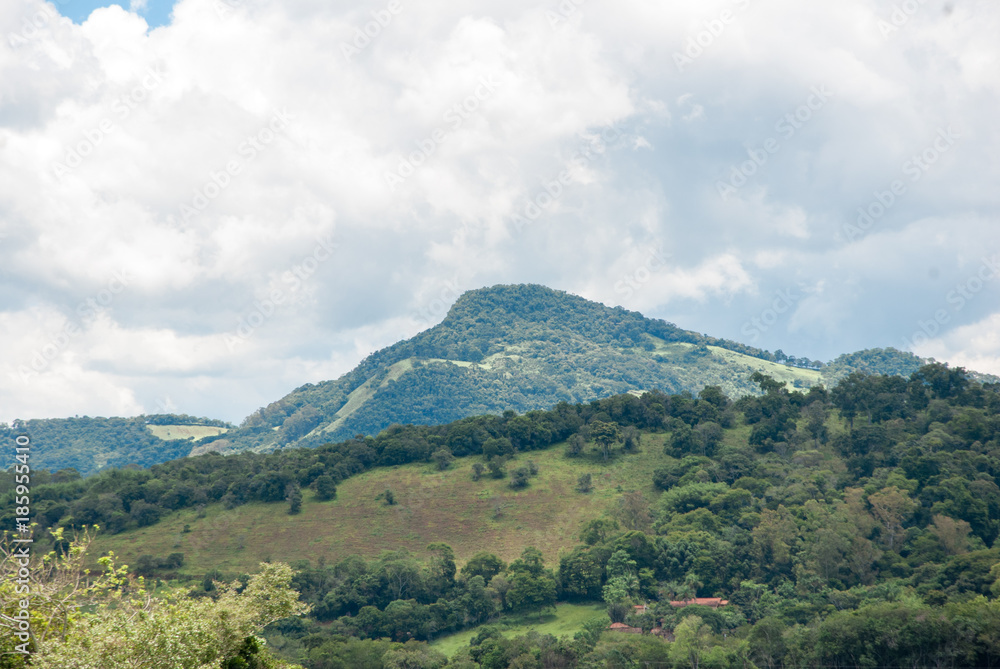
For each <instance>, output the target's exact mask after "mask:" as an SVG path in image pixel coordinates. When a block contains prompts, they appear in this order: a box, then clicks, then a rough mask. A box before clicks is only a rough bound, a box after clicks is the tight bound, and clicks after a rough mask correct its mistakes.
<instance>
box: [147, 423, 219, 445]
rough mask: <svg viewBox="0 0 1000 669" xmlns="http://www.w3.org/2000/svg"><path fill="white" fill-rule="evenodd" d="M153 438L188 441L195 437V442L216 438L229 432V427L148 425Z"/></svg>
mask: <svg viewBox="0 0 1000 669" xmlns="http://www.w3.org/2000/svg"><path fill="white" fill-rule="evenodd" d="M146 427H147V428H148V429H149V431H150V432H152V433H153V436H155V437H158V438H160V439H163V440H164V441H169V440H171V439H187V438H188V437H194V440H195V441H198V440H199V439H204V438H205V437H214V436H216V435H218V434H223V433H225V432H228V431H229V428H228V427H216V426H214V425H147V426H146Z"/></svg>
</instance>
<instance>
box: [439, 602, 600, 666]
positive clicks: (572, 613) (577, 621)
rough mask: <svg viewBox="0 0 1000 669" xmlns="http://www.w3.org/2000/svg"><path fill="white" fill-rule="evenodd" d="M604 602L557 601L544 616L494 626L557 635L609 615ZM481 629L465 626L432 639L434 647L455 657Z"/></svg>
mask: <svg viewBox="0 0 1000 669" xmlns="http://www.w3.org/2000/svg"><path fill="white" fill-rule="evenodd" d="M606 608H607V607H605V605H604V604H569V603H560V604H556V610H555V611H552V610H551V609H549V610H548V611H546V612H545V613H544V614H542V615H541V616H537V615H535V614H529V615H526V616H519V617H516V618H513V617H507V618H502V619H501V620H500V621H499V622H496V623H491V625H492V626H494V627H497V628H499V629H500V631H501V633H502V634H503V635H504V636H506V637H514V636H519V635H521V634H527V633H528V632H530V631H531V630H534V631H536V632H538V633H539V634H551V635H552V636H554V637H561V636H569V637H572V636H573V634H574V633H576V632H577V631H579V630H581V629H583V624H584V623H585V622H587V621H588V620H591V619H592V618H599V617H601V616H603V615H605V612H606ZM478 632H479V627H474V628H472V629H468V630H463V631H461V632H457V633H455V634H449V635H448V636H443V637H440V638H438V639H435V640H434V641H432V642H431V646H432V647H433V648H434V650H436V651H438V652H440V653H444V654H445V655H446V656H448V657H451V656H452V655H454V654H455V653H456V652H458V651H459V650H461V649H462V648H465V647H466V646H468V645H469V640H470V639H472V637H474V636H475V635H476V634H477V633H478Z"/></svg>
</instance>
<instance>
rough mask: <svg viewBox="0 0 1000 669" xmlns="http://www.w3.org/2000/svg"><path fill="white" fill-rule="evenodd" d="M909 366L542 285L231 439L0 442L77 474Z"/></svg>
mask: <svg viewBox="0 0 1000 669" xmlns="http://www.w3.org/2000/svg"><path fill="white" fill-rule="evenodd" d="M921 364H922V361H921V360H920V358H918V357H916V356H914V355H912V354H909V353H903V352H900V351H897V350H895V349H891V348H889V349H872V350H869V351H862V352H858V353H852V354H847V355H842V356H840V357H839V358H837V359H836V360H834V361H832V362H830V363H829V364H827V365H824V364H823V363H820V362H819V361H810V360H807V359H797V358H788V357H786V356H784V355H783V354H781V353H780V352H778V353H776V354H772V353H769V352H767V351H763V350H761V349H757V348H753V347H750V346H746V345H744V344H740V343H738V342H734V341H730V340H726V339H718V338H715V337H710V336H708V335H703V334H698V333H696V332H691V331H689V330H683V329H681V328H679V327H677V326H676V325H674V324H672V323H668V322H666V321H663V320H659V319H650V318H645V317H644V316H643V315H642V314H640V313H638V312H634V311H628V310H626V309H623V308H622V307H607V306H605V305H603V304H599V303H597V302H592V301H589V300H586V299H584V298H582V297H578V296H575V295H570V294H568V293H565V292H562V291H558V290H552V289H550V288H546V287H544V286H539V285H499V286H493V287H489V288H482V289H479V290H473V291H469V292H467V293H465V294H463V295H462V296H461V297H460V298H459V299H458V300H457V301H456V302H455V304H454V305H453V306H452V308H451V310H450V311H449V312H448V315H447V316H446V317H445V319H444V320H443V321H442V322H441V323H440V324H438V325H436V326H434V327H432V328H430V329H428V330H425V331H423V332H421V333H419V334H417V335H416V336H414V337H412V338H410V339H407V340H404V341H401V342H398V343H396V344H394V345H392V346H389V347H388V348H385V349H382V350H380V351H377V352H375V353H373V354H372V355H370V356H368V357H367V358H366V359H365V360H363V361H362V362H361V363H360V364H359V365H358V366H357V367H356V368H355V369H354V370H352V371H351V372H349V373H347V374H345V375H343V376H342V377H340V378H339V379H335V380H331V381H324V382H321V383H317V384H306V385H304V386H301V387H299V388H296V389H295V390H294V391H292V392H291V393H289V394H288V395H286V396H285V397H283V398H281V399H279V400H277V401H276V402H273V403H271V404H269V405H267V406H266V407H263V408H262V409H260V410H258V411H256V412H254V413H253V414H252V415H251V416H249V417H248V418H246V419H245V420H244V421H243V423H242V424H241V425H240V426H239V427H238V428H234V429H231V428H233V426H231V425H229V424H227V423H223V422H222V421H212V420H208V419H195V418H192V417H190V416H187V417H185V416H141V417H138V418H127V419H123V418H110V419H109V418H88V417H84V418H69V419H61V420H32V421H24V422H22V421H18V422H16V424H15V425H14V426H13V427H12V428H0V432H4V431H5V432H9V433H10V434H11V436H12V435H13V433H14V432H16V431H17V430H20V429H27V430H28V431H29V432H30V433H31V434H32V439H33V442H34V445H35V448H34V450H33V457H34V463H33V464H34V466H35V467H46V468H49V469H51V470H53V471H55V470H58V469H61V468H65V467H73V468H75V469H77V470H78V471H79V472H80V473H81V474H84V475H87V474H90V473H93V472H95V471H98V470H100V469H103V468H105V467H109V466H119V467H120V466H125V465H129V464H135V465H140V466H149V465H152V464H156V463H158V462H164V461H167V460H170V459H172V458H175V457H180V456H183V455H187V454H189V453H190V454H199V453H204V452H207V451H219V452H234V451H242V450H248V449H249V450H254V451H269V450H274V449H278V448H284V447H288V446H318V445H320V444H323V443H327V442H337V441H343V440H345V439H348V438H350V437H353V436H354V435H357V434H367V435H372V434H376V433H378V432H379V431H381V430H383V429H384V428H386V427H388V426H389V425H391V424H393V423H401V424H406V423H413V424H423V425H432V424H443V423H448V422H450V421H453V420H457V419H459V418H464V417H467V416H474V415H479V414H500V413H502V412H504V411H506V410H513V411H516V412H518V413H524V412H527V411H531V410H536V409H548V408H551V407H552V406H554V405H556V404H557V403H559V402H570V403H572V402H588V401H591V400H595V399H600V398H605V397H610V396H612V395H615V394H619V393H624V392H638V391H643V390H652V389H658V390H662V391H664V392H667V393H677V392H682V391H689V392H691V393H697V392H698V391H700V390H701V389H702V388H704V387H705V386H707V385H717V386H720V387H721V388H722V389H723V391H724V392H725V393H726V394H727V395H729V396H730V397H734V398H735V397H739V396H742V395H744V394H748V393H757V392H758V391H759V389H758V388H757V386H756V385H755V384H753V383H752V382H751V381H750V380H749V377H750V375H751V374H752V373H753V372H755V371H763V372H765V373H767V374H769V375H771V376H772V377H774V378H775V379H777V380H779V381H786V382H788V384H789V386H792V387H796V388H807V387H811V386H813V385H815V384H818V383H822V384H824V385H827V386H830V385H832V384H833V383H835V382H836V381H837V380H838V379H839V378H841V377H843V376H846V375H847V374H849V373H850V372H851V371H854V370H862V371H865V372H867V373H873V374H877V373H885V374H898V375H902V376H909V374H911V373H912V372H913V371H915V370H916V369H917V368H918V367H919V366H920V365H921ZM0 436H3V435H0ZM11 463H12V462H7V463H5V466H9V465H10V464H11Z"/></svg>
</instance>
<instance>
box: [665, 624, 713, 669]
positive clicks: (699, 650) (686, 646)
mask: <svg viewBox="0 0 1000 669" xmlns="http://www.w3.org/2000/svg"><path fill="white" fill-rule="evenodd" d="M711 637H712V630H711V629H710V628H709V626H708V625H706V624H705V623H704V622H703V621H702V619H701V618H700V617H699V616H687V617H685V618H684V620H682V621H681V622H680V624H679V625H677V627H676V628H674V642H673V643H672V644H670V659H671V660H673V661H674V663H675V664H676V665H677V666H683V665H688V666H690V667H691V669H698V667H699V666H700V664H701V661H702V659H703V658H704V656H705V653H706V651H708V646H709V642H710V641H711Z"/></svg>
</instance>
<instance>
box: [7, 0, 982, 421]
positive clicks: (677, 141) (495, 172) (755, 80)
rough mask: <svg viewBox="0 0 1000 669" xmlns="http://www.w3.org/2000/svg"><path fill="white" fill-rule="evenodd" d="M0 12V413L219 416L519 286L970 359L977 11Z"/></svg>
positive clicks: (884, 7) (296, 3) (450, 5)
mask: <svg viewBox="0 0 1000 669" xmlns="http://www.w3.org/2000/svg"><path fill="white" fill-rule="evenodd" d="M100 4H101V3H100V2H95V1H93V0H91V1H90V2H84V0H59V1H58V2H56V3H55V4H53V3H46V2H42V1H40V0H14V1H12V2H4V3H0V351H2V354H0V421H10V420H12V419H15V418H23V419H27V418H51V417H66V416H74V415H81V416H82V415H91V416H95V415H103V416H107V415H119V416H131V415H138V414H141V413H163V412H175V413H188V414H193V415H198V416H209V417H214V418H222V419H226V420H230V421H233V422H239V421H240V420H242V419H243V418H244V417H245V416H247V415H249V414H250V413H251V412H253V411H254V410H255V409H257V408H259V407H261V406H264V405H266V404H267V403H269V402H271V401H274V400H277V399H278V398H280V397H281V396H283V395H284V394H285V393H287V392H289V391H290V390H292V389H294V388H296V387H298V386H301V385H303V384H305V383H315V382H319V381H322V380H326V379H334V378H337V377H338V376H340V375H341V374H343V373H346V372H347V371H349V370H351V369H352V368H353V367H354V366H355V365H356V364H357V363H358V362H360V361H361V360H362V359H363V358H364V357H365V356H367V355H368V354H370V353H372V352H373V351H375V350H378V349H380V348H383V347H385V346H388V345H391V344H393V343H394V342H396V341H398V340H401V339H404V338H407V337H410V336H413V335H414V334H416V333H417V332H419V331H421V330H423V329H426V328H428V327H431V326H432V325H434V324H436V323H437V322H439V321H440V320H441V319H442V318H443V317H444V315H445V313H446V312H447V309H448V307H449V306H450V305H451V304H452V303H453V302H454V301H455V299H456V298H457V297H458V296H459V295H460V294H461V293H462V292H464V291H466V290H470V289H474V288H479V287H483V286H490V285H494V284H500V283H508V284H510V283H539V284H544V285H547V286H550V287H552V288H556V289H560V290H565V291H568V292H570V293H573V294H576V295H581V296H583V297H585V298H588V299H591V300H596V301H600V302H603V303H604V304H607V305H609V306H614V305H621V306H623V307H626V308H628V309H632V310H636V311H640V312H642V313H643V314H645V315H646V316H649V317H655V318H663V319H666V320H668V321H670V322H673V323H676V324H677V325H678V326H680V327H683V328H687V329H690V330H695V331H698V332H703V333H707V334H711V335H713V336H718V337H727V338H730V339H734V340H737V341H741V342H745V343H747V344H751V345H754V346H759V347H762V348H765V349H769V350H776V349H781V350H783V351H784V352H785V353H786V354H789V355H795V356H799V357H808V358H810V359H819V360H824V361H828V360H830V359H832V358H834V357H836V356H837V355H839V354H841V353H845V352H850V351H855V350H859V349H864V348H870V347H886V346H893V347H896V348H900V349H903V350H912V351H913V352H915V353H917V354H918V355H921V356H927V357H934V358H936V359H938V360H943V361H948V362H949V363H951V364H954V365H963V366H966V367H969V368H972V369H976V370H980V371H983V372H992V373H996V374H1000V335H998V332H1000V299H998V297H1000V290H998V288H1000V225H998V223H1000V220H998V219H1000V206H998V205H1000V187H998V184H1000V127H998V125H997V123H996V119H997V111H998V109H1000V99H998V93H1000V41H998V40H997V39H996V35H998V34H1000V4H998V3H997V2H996V1H995V0H983V1H975V0H955V1H948V2H943V1H939V0H905V1H903V2H896V3H893V2H883V1H882V0H841V1H839V2H837V3H817V2H809V3H803V2H801V1H800V0H795V1H793V0H720V1H715V0H709V1H705V0H698V1H697V2H695V1H681V2H671V3H649V2H638V1H635V0H619V1H617V2H613V3H610V2H598V1H597V0H559V1H556V0H552V1H545V0H543V1H541V2H538V1H537V0H536V1H529V2H525V1H523V0H504V1H503V2H498V1H492V0H481V1H480V2H476V3H470V2H461V1H458V2H456V1H455V0H448V1H447V2H445V1H443V0H426V1H425V2H421V3H419V4H418V3H412V2H409V0H373V1H370V2H353V3H345V2H329V1H325V0H281V1H280V2H278V1H276V0H180V1H179V2H176V3H175V4H173V6H171V5H170V4H169V3H165V2H157V1H156V0H148V2H131V3H129V2H123V3H122V4H121V5H111V6H107V7H100V6H99V5H100Z"/></svg>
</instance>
